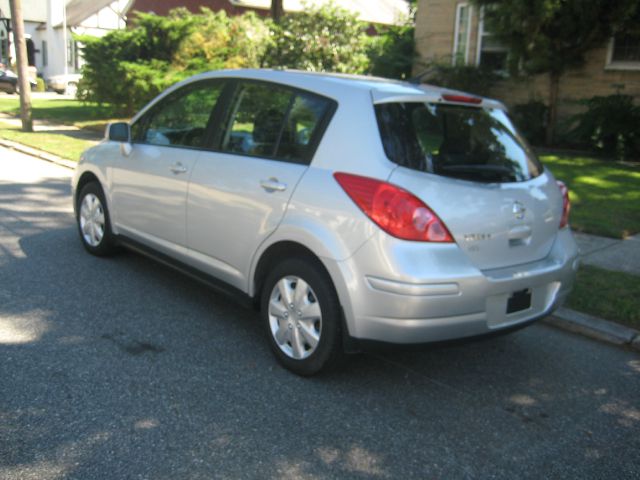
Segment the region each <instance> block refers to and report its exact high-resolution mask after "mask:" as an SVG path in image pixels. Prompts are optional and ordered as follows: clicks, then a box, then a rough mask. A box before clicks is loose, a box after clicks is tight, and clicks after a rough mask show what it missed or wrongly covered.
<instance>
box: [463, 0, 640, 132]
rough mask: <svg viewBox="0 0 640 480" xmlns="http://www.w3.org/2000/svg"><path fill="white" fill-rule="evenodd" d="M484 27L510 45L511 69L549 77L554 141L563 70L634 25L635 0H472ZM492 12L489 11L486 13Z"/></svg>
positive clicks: (637, 9)
mask: <svg viewBox="0 0 640 480" xmlns="http://www.w3.org/2000/svg"><path fill="white" fill-rule="evenodd" d="M473 1H474V3H476V4H477V5H479V6H482V7H484V8H485V25H486V27H487V29H488V30H489V31H491V32H492V33H493V34H495V35H496V37H497V38H498V39H499V40H500V41H501V42H503V43H504V44H505V45H506V46H507V48H509V67H510V70H511V72H512V73H514V74H517V73H526V74H539V73H547V74H548V75H549V114H548V122H547V132H546V140H547V143H548V144H550V143H552V142H553V134H554V131H555V127H556V123H557V116H558V114H557V112H558V92H559V86H560V79H561V78H562V75H563V74H564V72H565V71H566V70H567V69H568V68H570V67H574V66H576V65H580V64H581V63H583V62H584V55H585V53H586V52H588V51H589V50H592V49H593V48H595V47H599V46H602V45H603V44H604V43H605V41H606V40H607V39H609V38H610V37H611V36H612V35H613V34H615V33H617V32H620V31H624V30H626V29H628V28H635V27H634V26H636V25H637V20H638V19H639V18H640V14H639V13H640V2H638V0H473ZM487 12H490V14H487Z"/></svg>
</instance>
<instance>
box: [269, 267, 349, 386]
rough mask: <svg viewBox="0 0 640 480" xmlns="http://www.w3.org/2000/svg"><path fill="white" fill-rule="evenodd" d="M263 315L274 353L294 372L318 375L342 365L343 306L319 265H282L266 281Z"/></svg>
mask: <svg viewBox="0 0 640 480" xmlns="http://www.w3.org/2000/svg"><path fill="white" fill-rule="evenodd" d="M261 315H262V321H263V323H264V326H265V329H266V333H267V336H268V339H269V344H270V346H271V349H272V350H273V353H274V354H275V356H276V358H277V359H278V361H279V362H280V363H281V364H282V365H283V366H284V367H286V368H287V369H289V370H291V371H292V372H294V373H297V374H298V375H305V376H307V375H314V374H316V373H318V372H320V371H322V370H327V369H329V368H331V367H333V366H335V365H336V364H338V363H339V361H340V360H341V359H342V356H343V352H342V343H341V340H342V337H341V308H340V303H339V301H338V297H337V295H336V293H335V290H334V288H333V284H332V282H331V279H330V278H329V276H328V275H327V273H326V272H325V271H324V269H322V268H321V267H320V266H318V265H317V264H316V263H315V262H313V261H310V260H307V259H303V258H293V259H289V260H285V261H283V262H281V263H279V264H278V265H277V266H276V267H275V268H274V269H273V270H272V271H271V273H270V274H269V275H268V276H267V278H266V280H265V284H264V288H263V289H262V298H261Z"/></svg>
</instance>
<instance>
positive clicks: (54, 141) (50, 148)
mask: <svg viewBox="0 0 640 480" xmlns="http://www.w3.org/2000/svg"><path fill="white" fill-rule="evenodd" d="M0 137H1V138H5V139H7V140H11V141H14V142H18V143H22V144H23V145H28V146H30V147H33V148H38V149H40V150H44V151H45V152H49V153H53V154H54V155H58V156H59V157H63V158H66V159H68V160H73V161H76V162H77V161H78V160H79V159H80V154H81V153H82V152H83V151H84V150H86V149H87V148H89V147H91V146H93V145H95V144H96V142H92V141H90V140H83V139H79V138H73V137H70V136H69V135H65V134H64V133H62V132H61V133H51V132H33V133H26V132H23V131H21V130H20V128H18V127H12V126H10V125H7V124H5V123H2V122H1V121H0Z"/></svg>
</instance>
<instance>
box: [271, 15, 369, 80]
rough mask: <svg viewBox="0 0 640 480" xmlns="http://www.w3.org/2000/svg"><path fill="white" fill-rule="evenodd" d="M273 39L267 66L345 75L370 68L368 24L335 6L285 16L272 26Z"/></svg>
mask: <svg viewBox="0 0 640 480" xmlns="http://www.w3.org/2000/svg"><path fill="white" fill-rule="evenodd" d="M271 36H272V40H273V43H272V44H271V45H269V47H268V48H267V50H266V52H265V56H264V59H263V62H262V65H263V66H265V67H276V68H277V67H286V68H295V69H300V70H308V71H316V72H324V71H328V72H342V73H364V72H366V71H367V70H368V68H369V64H370V61H369V58H368V56H367V45H368V38H367V34H366V25H365V24H363V23H362V22H359V21H358V19H357V17H356V16H355V15H354V14H353V13H351V12H349V11H348V10H345V9H342V8H339V7H337V6H335V5H333V4H332V3H329V4H326V5H323V6H315V5H311V6H309V7H308V9H306V10H305V11H303V12H300V13H296V14H292V15H285V16H284V17H282V19H281V22H280V23H279V24H272V26H271Z"/></svg>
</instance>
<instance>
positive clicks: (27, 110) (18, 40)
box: [9, 0, 33, 132]
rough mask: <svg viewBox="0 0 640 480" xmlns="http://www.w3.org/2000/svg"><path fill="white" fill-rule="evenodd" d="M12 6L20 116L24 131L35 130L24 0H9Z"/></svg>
mask: <svg viewBox="0 0 640 480" xmlns="http://www.w3.org/2000/svg"><path fill="white" fill-rule="evenodd" d="M9 4H10V6H11V23H12V29H13V43H14V44H15V49H16V56H17V57H18V86H19V88H20V118H21V119H22V131H23V132H33V120H32V118H31V84H30V83H29V65H28V63H27V62H28V60H27V43H26V42H25V39H24V18H23V16H22V0H9Z"/></svg>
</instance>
